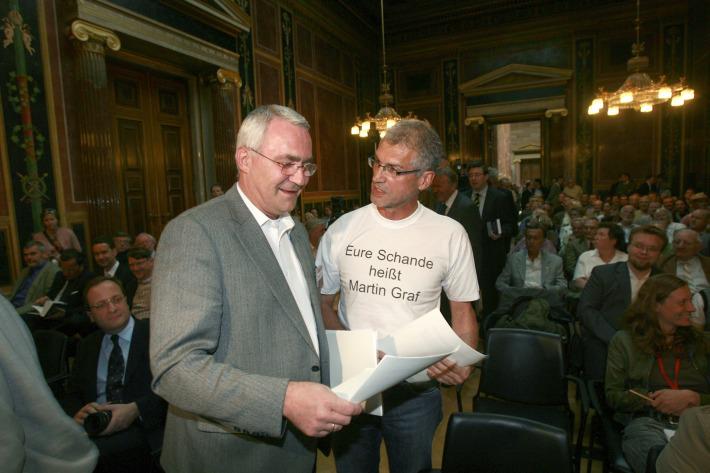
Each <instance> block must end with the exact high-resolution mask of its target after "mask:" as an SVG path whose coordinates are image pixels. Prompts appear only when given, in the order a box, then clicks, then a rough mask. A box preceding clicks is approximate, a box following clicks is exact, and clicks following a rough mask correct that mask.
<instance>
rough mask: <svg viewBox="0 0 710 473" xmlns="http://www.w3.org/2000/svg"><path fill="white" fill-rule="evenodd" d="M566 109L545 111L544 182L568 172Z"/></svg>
mask: <svg viewBox="0 0 710 473" xmlns="http://www.w3.org/2000/svg"><path fill="white" fill-rule="evenodd" d="M568 113H569V112H568V111H567V109H566V108H553V109H549V110H545V121H544V123H543V124H542V125H543V130H544V131H543V144H542V154H543V159H542V176H541V177H542V180H543V182H550V181H551V180H552V179H553V178H555V177H557V176H564V175H565V174H566V173H567V172H568V171H569V173H570V174H571V171H572V170H567V169H565V164H566V162H565V161H566V159H565V152H566V151H565V150H566V149H567V148H568V147H567V142H566V139H565V137H566V136H567V133H566V125H567V120H566V117H567V115H568Z"/></svg>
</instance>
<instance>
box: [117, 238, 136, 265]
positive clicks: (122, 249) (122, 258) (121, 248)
mask: <svg viewBox="0 0 710 473" xmlns="http://www.w3.org/2000/svg"><path fill="white" fill-rule="evenodd" d="M132 245H133V242H132V241H131V235H129V234H128V233H126V232H123V231H118V232H116V233H115V234H114V235H113V247H114V248H116V259H117V260H118V261H119V262H120V263H121V264H123V265H126V264H127V263H128V250H129V249H130V248H131V246H132Z"/></svg>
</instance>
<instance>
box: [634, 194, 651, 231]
mask: <svg viewBox="0 0 710 473" xmlns="http://www.w3.org/2000/svg"><path fill="white" fill-rule="evenodd" d="M650 205H651V199H650V198H649V197H648V196H647V195H644V196H642V197H639V199H638V209H636V211H635V213H634V223H635V224H636V225H648V224H650V223H651V220H652V218H651V214H650V213H649V211H648V209H649V207H650Z"/></svg>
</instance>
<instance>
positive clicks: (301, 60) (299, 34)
mask: <svg viewBox="0 0 710 473" xmlns="http://www.w3.org/2000/svg"><path fill="white" fill-rule="evenodd" d="M295 23H296V35H295V36H296V37H295V45H296V48H295V49H296V64H298V66H300V67H308V68H312V67H313V49H312V48H313V33H311V31H310V30H309V29H308V27H306V26H305V25H303V24H302V23H300V22H298V21H296V22H295Z"/></svg>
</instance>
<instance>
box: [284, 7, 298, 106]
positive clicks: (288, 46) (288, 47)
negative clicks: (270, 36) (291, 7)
mask: <svg viewBox="0 0 710 473" xmlns="http://www.w3.org/2000/svg"><path fill="white" fill-rule="evenodd" d="M281 51H282V56H283V63H282V64H283V75H284V104H285V105H286V106H287V107H291V108H293V109H294V110H295V109H296V69H295V66H294V60H293V15H291V12H289V11H287V10H284V9H281Z"/></svg>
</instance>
